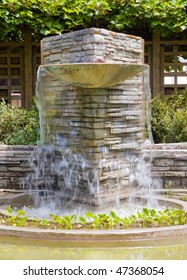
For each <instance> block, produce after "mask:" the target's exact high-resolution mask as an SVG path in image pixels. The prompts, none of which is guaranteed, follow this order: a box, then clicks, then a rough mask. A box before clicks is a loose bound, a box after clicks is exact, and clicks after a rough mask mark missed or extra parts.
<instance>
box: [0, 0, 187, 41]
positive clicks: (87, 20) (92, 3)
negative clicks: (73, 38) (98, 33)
mask: <svg viewBox="0 0 187 280" xmlns="http://www.w3.org/2000/svg"><path fill="white" fill-rule="evenodd" d="M186 13H187V1H186V0H167V1H165V0H113V1H112V0H110V1H107V0H1V2H0V35H1V38H9V39H10V38H14V37H15V34H16V36H17V37H18V38H21V36H22V32H23V30H24V29H25V27H29V28H31V30H32V32H33V33H34V34H35V35H36V36H40V35H42V36H46V35H49V34H51V35H52V34H58V33H62V32H67V31H71V30H76V29H81V28H87V27H100V28H107V29H112V30H116V31H121V32H126V31H127V30H129V29H131V28H134V29H136V28H143V27H147V28H151V29H152V30H154V31H156V32H161V34H162V35H163V36H167V35H168V34H170V33H171V32H175V33H176V32H182V31H184V30H186V29H187V17H186Z"/></svg>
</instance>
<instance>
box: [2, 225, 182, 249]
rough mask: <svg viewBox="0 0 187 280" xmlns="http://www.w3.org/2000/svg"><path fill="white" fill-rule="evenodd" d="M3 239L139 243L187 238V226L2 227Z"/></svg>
mask: <svg viewBox="0 0 187 280" xmlns="http://www.w3.org/2000/svg"><path fill="white" fill-rule="evenodd" d="M0 236H1V237H14V238H22V239H27V240H43V241H49V240H51V241H66V242H83V243H85V242H110V243H111V245H112V242H116V241H117V242H131V244H132V243H133V242H137V241H141V242H142V241H152V240H162V239H167V238H170V239H171V238H173V239H175V238H178V237H181V238H184V237H185V238H186V237H187V225H180V226H167V227H159V228H144V229H128V230H122V229H119V230H52V229H38V228H37V229H34V228H27V227H25V228H24V227H14V226H4V225H1V226H0Z"/></svg>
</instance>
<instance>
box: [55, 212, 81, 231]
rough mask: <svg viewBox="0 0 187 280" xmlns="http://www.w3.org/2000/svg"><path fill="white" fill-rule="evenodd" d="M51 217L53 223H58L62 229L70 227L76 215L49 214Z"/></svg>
mask: <svg viewBox="0 0 187 280" xmlns="http://www.w3.org/2000/svg"><path fill="white" fill-rule="evenodd" d="M50 217H51V219H52V220H53V222H54V223H55V224H59V225H60V226H61V228H63V229H72V226H73V224H74V223H75V222H76V219H77V216H76V215H75V214H73V215H71V216H68V215H66V216H62V217H60V216H56V215H53V214H51V215H50Z"/></svg>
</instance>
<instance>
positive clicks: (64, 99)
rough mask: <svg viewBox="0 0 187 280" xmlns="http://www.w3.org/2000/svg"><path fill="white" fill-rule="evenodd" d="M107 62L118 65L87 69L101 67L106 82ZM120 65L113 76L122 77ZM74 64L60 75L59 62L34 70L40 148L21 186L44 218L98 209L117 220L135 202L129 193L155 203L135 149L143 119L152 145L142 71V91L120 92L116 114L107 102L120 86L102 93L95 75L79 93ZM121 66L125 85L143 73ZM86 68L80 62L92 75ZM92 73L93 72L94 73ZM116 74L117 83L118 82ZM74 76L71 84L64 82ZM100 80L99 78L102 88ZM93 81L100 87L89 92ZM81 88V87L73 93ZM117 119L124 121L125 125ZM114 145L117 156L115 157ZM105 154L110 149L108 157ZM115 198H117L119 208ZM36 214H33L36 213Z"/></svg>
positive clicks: (142, 159) (148, 175)
mask: <svg viewBox="0 0 187 280" xmlns="http://www.w3.org/2000/svg"><path fill="white" fill-rule="evenodd" d="M113 65H114V66H115V68H114V69H116V67H118V65H117V64H111V65H110V64H109V65H105V64H103V65H101V66H100V65H99V64H96V65H95V66H96V67H97V68H98V69H99V70H100V68H101V69H102V67H105V68H104V69H105V71H106V72H104V73H107V71H108V76H109V79H110V83H111V77H110V76H111V75H112V70H108V67H111V66H113ZM121 65H123V64H120V65H119V71H122V72H123V69H122V68H121ZM75 66H76V67H75V70H76V71H75V70H74V68H73V65H71V68H70V69H69V68H68V69H65V70H64V69H63V65H61V66H60V68H59V65H57V66H55V65H53V66H52V68H50V67H49V66H47V67H44V66H43V67H41V68H39V70H38V82H37V105H38V108H39V113H40V127H41V145H40V146H39V147H37V148H36V150H35V152H34V154H33V158H32V169H33V170H34V172H33V173H32V174H31V175H29V177H28V178H27V180H26V182H25V186H26V188H29V189H30V190H31V192H32V195H33V196H34V206H35V208H37V209H40V210H41V212H42V213H44V214H46V213H51V212H53V213H54V212H58V213H61V214H67V213H73V212H76V213H80V214H82V213H83V212H85V211H86V210H92V211H101V210H102V208H103V209H104V211H107V209H110V210H111V208H112V209H114V208H116V210H117V209H118V211H119V212H123V215H124V213H126V212H127V211H128V208H129V207H128V205H129V204H130V205H132V204H133V202H134V201H135V196H136V195H137V192H138V193H139V192H140V191H141V192H142V190H143V192H142V194H143V196H144V197H145V198H146V201H147V203H148V205H149V206H150V203H154V205H153V204H152V205H153V206H155V200H153V199H152V198H150V196H149V194H150V193H151V187H152V186H153V185H154V186H155V184H153V181H152V179H151V171H150V162H149V161H150V160H147V159H146V157H145V156H144V155H143V154H142V152H141V146H142V138H143V137H144V136H143V134H144V133H145V119H147V120H148V121H146V124H147V125H146V126H147V134H148V136H149V139H150V141H151V140H152V139H151V128H150V106H149V103H150V90H149V84H148V75H149V73H148V71H145V72H146V74H144V80H146V81H144V85H143V91H142V92H143V93H141V94H138V91H137V94H136V95H135V94H134V96H133V94H132V93H128V92H127V93H126V99H127V100H123V102H124V104H125V105H124V108H125V110H124V109H123V110H121V109H120V107H119V105H117V107H116V105H115V107H114V108H113V107H109V104H108V103H110V100H112V102H113V99H114V101H115V98H116V96H118V95H119V94H121V88H120V87H121V85H119V86H118V87H119V89H118V88H117V90H118V91H119V93H118V91H116V90H114V89H112V88H111V86H112V85H110V88H109V89H104V88H103V86H102V85H100V83H102V78H101V79H100V78H99V79H97V86H96V88H94V81H93V77H92V86H91V87H93V88H88V89H87V88H86V87H87V86H86V83H84V82H83V81H82V80H80V81H81V82H82V84H81V82H80V83H78V82H77V76H76V75H78V74H77V73H78V70H79V68H77V67H79V65H78V66H77V65H75ZM81 66H82V65H81ZM86 66H87V65H86ZM124 66H125V70H124V75H122V77H120V79H121V80H124V79H127V82H128V78H129V77H128V75H129V76H130V77H133V76H134V75H136V74H138V72H141V71H143V70H144V69H147V68H148V67H147V66H143V65H142V66H141V67H140V66H139V65H136V66H135V67H134V65H124ZM66 67H67V65H66ZM68 67H69V65H68ZM90 67H91V68H90ZM93 67H94V64H92V65H88V67H87V69H89V71H90V69H91V71H92V74H93V75H95V72H94V71H95V70H93V69H94V68H93ZM138 67H140V69H138ZM131 68H132V69H134V70H131ZM51 69H52V70H51ZM129 69H130V70H129ZM135 69H136V71H135ZM137 69H138V70H137ZM62 70H63V71H64V72H63V74H64V75H65V81H64V80H63V75H62V73H61V72H62ZM81 71H82V70H81ZM84 71H86V69H85V70H84ZM102 71H103V70H102ZM134 71H135V72H134ZM74 72H75V74H74ZM56 73H57V74H56ZM81 73H84V72H81ZM96 74H97V75H99V73H97V70H96ZM122 74H123V73H122ZM66 76H67V77H68V82H69V79H70V80H71V81H70V85H69V84H67V81H66V79H67V78H66ZM74 76H76V77H74ZM81 77H82V76H81ZM81 77H80V78H81ZM116 77H117V78H116V79H117V81H118V82H119V77H118V76H117V75H116ZM145 77H146V78H145ZM75 78H76V82H74V80H73V82H72V79H75ZM86 79H87V78H86ZM88 80H89V76H88ZM106 82H107V81H106V78H105V81H104V84H105V86H106ZM130 82H131V81H129V83H130ZM77 83H78V87H77ZM98 84H99V87H101V88H100V89H97V87H98ZM114 84H115V83H114ZM82 86H83V87H84V89H81V87H82ZM89 86H90V85H89ZM122 87H124V86H123V85H122ZM62 88H64V90H63V92H62V90H61V89H62ZM111 91H114V92H115V91H116V96H115V95H114V96H113V95H111ZM133 98H134V99H133ZM115 102H116V101H115ZM102 103H103V104H104V105H103V104H102ZM118 103H119V101H118ZM112 106H114V105H112ZM141 106H142V108H143V109H141ZM140 109H141V110H142V112H141V110H140ZM139 111H140V113H139ZM146 114H147V115H148V118H147V116H146ZM118 115H119V116H118ZM106 116H107V117H106ZM108 116H110V118H109V117H108ZM112 118H113V119H112ZM123 119H124V120H125V121H126V122H127V124H126V125H125V126H123V122H124V121H123ZM112 123H114V124H113V125H112ZM133 125H134V126H135V127H133ZM113 127H114V128H113ZM92 128H93V129H92ZM100 128H101V129H100ZM109 130H110V133H108V131H109ZM116 131H119V133H121V134H122V132H123V134H124V135H125V139H124V140H123V142H122V140H120V138H118V137H117V136H116V137H114V136H113V135H115V133H116ZM111 135H112V137H111ZM116 135H117V134H116ZM120 141H121V142H122V143H120ZM113 142H114V145H113ZM118 142H119V143H118ZM82 143H83V144H82ZM116 146H117V150H116ZM118 146H119V147H120V148H121V150H122V151H120V152H119V150H118V149H119V148H118ZM113 149H114V152H111V151H112V150H113ZM127 198H129V203H128V202H127ZM121 199H125V204H124V203H123V202H121ZM135 203H136V204H137V202H135ZM46 206H47V207H46ZM133 207H134V206H133ZM46 209H47V210H46ZM38 213H39V210H37V215H38Z"/></svg>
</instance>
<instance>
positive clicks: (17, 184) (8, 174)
mask: <svg viewBox="0 0 187 280" xmlns="http://www.w3.org/2000/svg"><path fill="white" fill-rule="evenodd" d="M33 149H34V147H33V146H7V145H0V188H1V189H22V188H23V186H24V180H25V178H26V177H27V176H28V174H29V173H30V172H32V169H31V166H30V158H31V155H32V151H33Z"/></svg>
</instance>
